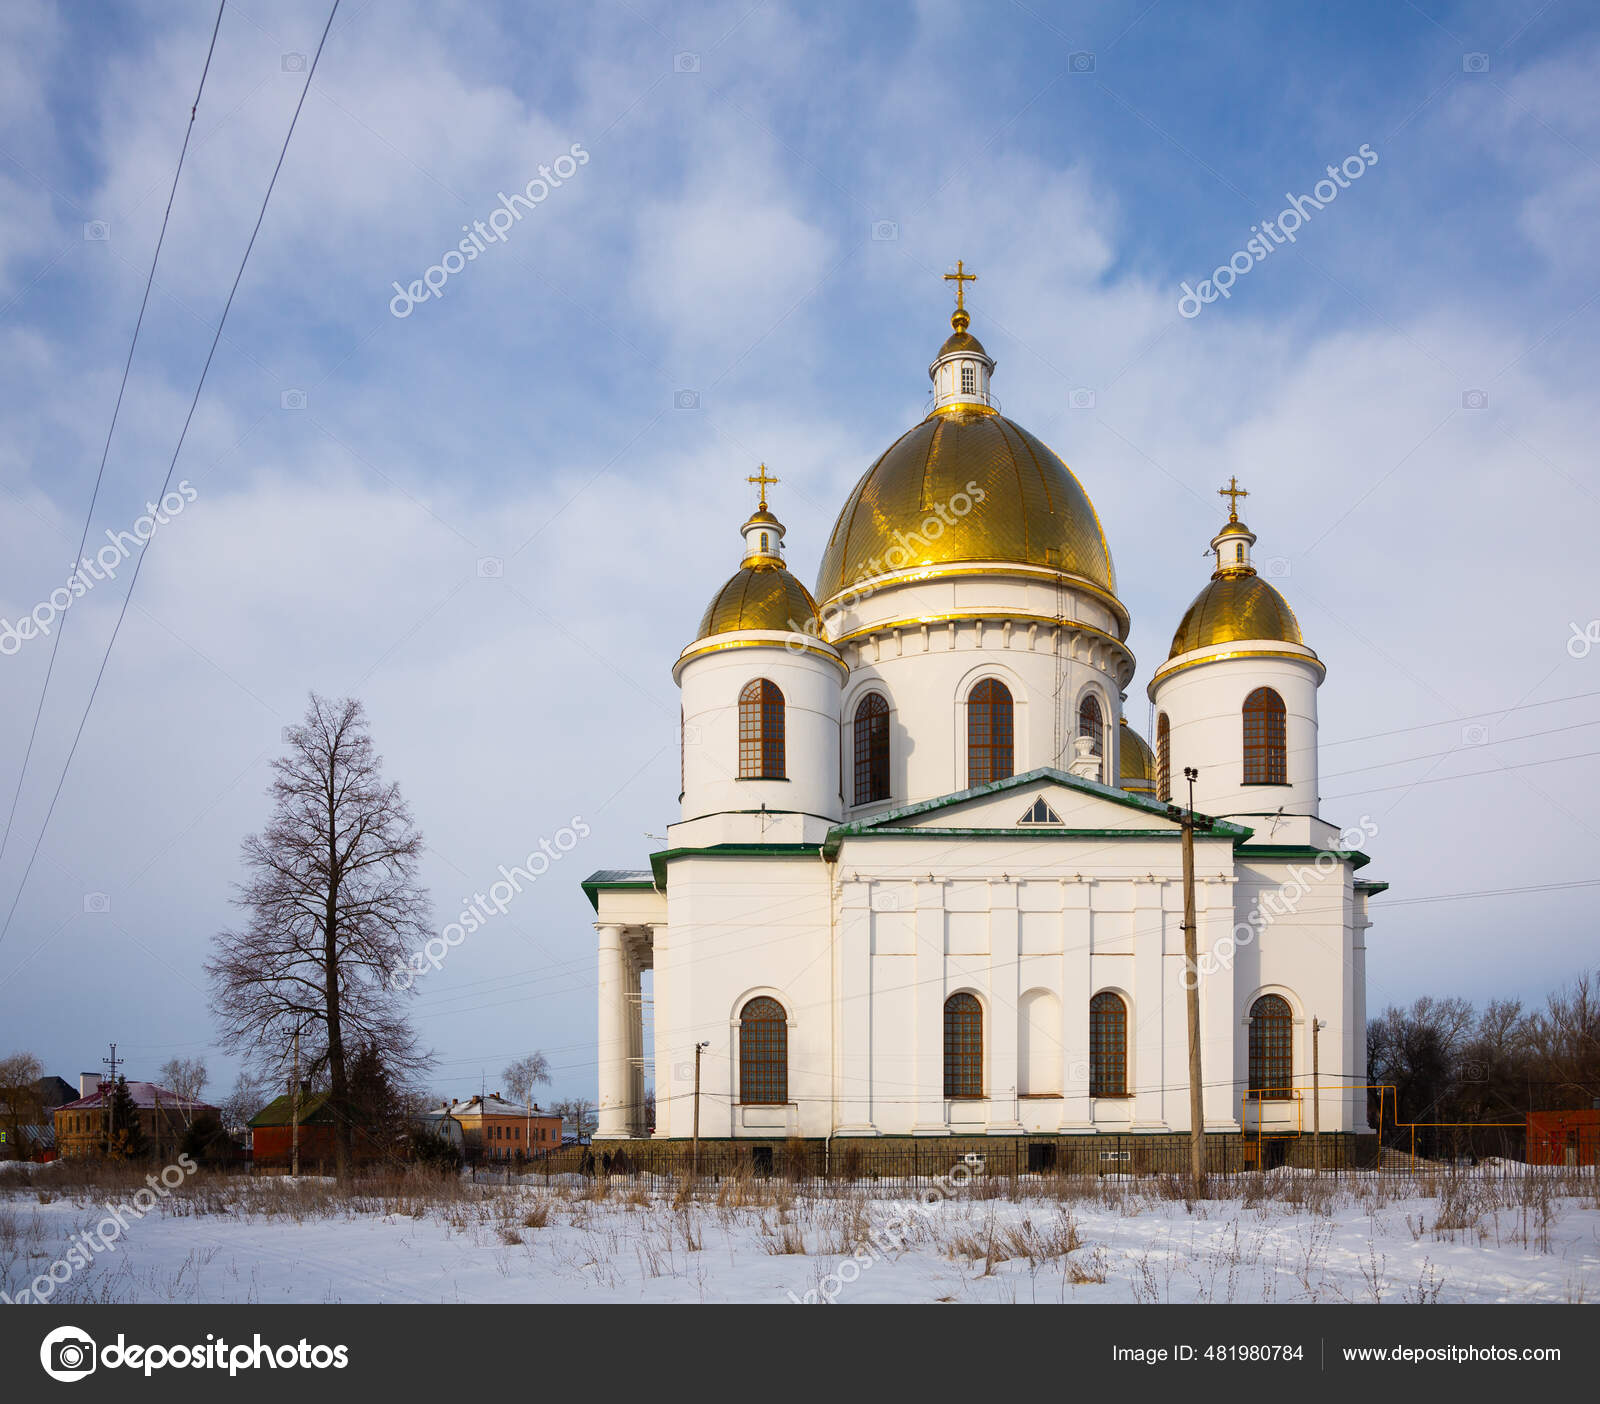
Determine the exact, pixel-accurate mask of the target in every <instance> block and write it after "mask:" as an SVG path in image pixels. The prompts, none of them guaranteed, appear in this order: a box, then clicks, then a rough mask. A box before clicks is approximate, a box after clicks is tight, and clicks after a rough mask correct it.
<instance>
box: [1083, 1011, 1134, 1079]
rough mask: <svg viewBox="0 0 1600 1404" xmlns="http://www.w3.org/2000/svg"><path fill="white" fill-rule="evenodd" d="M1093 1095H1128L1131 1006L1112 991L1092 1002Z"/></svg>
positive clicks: (1090, 1072) (1090, 1038)
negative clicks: (1129, 1018)
mask: <svg viewBox="0 0 1600 1404" xmlns="http://www.w3.org/2000/svg"><path fill="white" fill-rule="evenodd" d="M1089 1095H1090V1096H1091V1097H1126V1096H1127V1095H1128V1006H1127V1005H1126V1004H1125V1003H1124V1002H1123V999H1122V996H1121V995H1119V994H1113V993H1112V992H1111V991H1110V990H1102V991H1101V992H1100V993H1099V994H1097V995H1096V996H1095V997H1094V998H1093V999H1091V1000H1090V1001H1089Z"/></svg>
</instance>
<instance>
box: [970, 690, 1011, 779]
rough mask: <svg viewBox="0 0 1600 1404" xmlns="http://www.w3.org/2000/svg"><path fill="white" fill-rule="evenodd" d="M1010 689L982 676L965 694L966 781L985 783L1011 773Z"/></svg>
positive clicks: (1008, 775)
mask: <svg viewBox="0 0 1600 1404" xmlns="http://www.w3.org/2000/svg"><path fill="white" fill-rule="evenodd" d="M1013 756H1014V751H1013V744H1012V728H1011V690H1010V689H1009V688H1008V687H1007V686H1006V685H1005V684H1004V683H1003V682H999V681H998V680H996V679H995V678H985V679H984V680H983V681H982V682H980V683H979V684H978V685H977V686H976V687H975V688H973V689H972V692H971V693H970V694H969V695H968V697H967V784H968V785H987V784H988V783H989V782H990V781H992V780H1006V779H1009V778H1010V776H1011V774H1012V764H1013Z"/></svg>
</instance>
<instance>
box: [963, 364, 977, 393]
mask: <svg viewBox="0 0 1600 1404" xmlns="http://www.w3.org/2000/svg"><path fill="white" fill-rule="evenodd" d="M961 393H962V394H963V395H976V394H977V393H978V369H977V367H976V366H974V365H973V364H972V362H971V361H963V362H962V364H961Z"/></svg>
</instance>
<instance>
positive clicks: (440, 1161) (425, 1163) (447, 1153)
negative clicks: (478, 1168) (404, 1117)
mask: <svg viewBox="0 0 1600 1404" xmlns="http://www.w3.org/2000/svg"><path fill="white" fill-rule="evenodd" d="M411 1158H412V1160H413V1161H414V1162H415V1163H416V1164H417V1165H419V1166H421V1167H422V1168H423V1169H424V1170H433V1171H435V1172H437V1173H438V1174H440V1175H454V1174H457V1173H459V1171H460V1169H461V1147H460V1146H458V1145H457V1144H456V1143H455V1142H454V1141H452V1140H451V1139H450V1138H449V1137H448V1136H441V1135H440V1134H439V1133H438V1132H436V1131H427V1130H422V1129H420V1128H419V1129H417V1130H414V1131H413V1132H412V1133H411Z"/></svg>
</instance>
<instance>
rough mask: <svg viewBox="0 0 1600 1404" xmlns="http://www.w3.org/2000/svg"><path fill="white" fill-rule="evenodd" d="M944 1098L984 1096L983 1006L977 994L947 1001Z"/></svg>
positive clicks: (945, 1011)
mask: <svg viewBox="0 0 1600 1404" xmlns="http://www.w3.org/2000/svg"><path fill="white" fill-rule="evenodd" d="M944 1095H945V1096H946V1097H981V1096H983V1006H982V1005H981V1004H979V1003H978V999H977V996H976V995H970V994H966V993H962V994H953V995H951V996H950V998H949V999H947V1000H945V1002H944Z"/></svg>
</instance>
